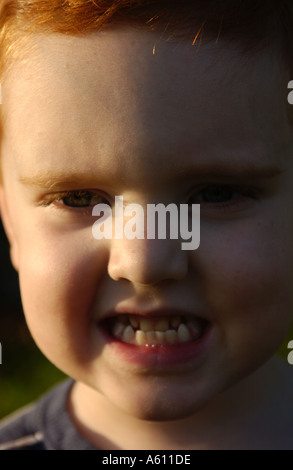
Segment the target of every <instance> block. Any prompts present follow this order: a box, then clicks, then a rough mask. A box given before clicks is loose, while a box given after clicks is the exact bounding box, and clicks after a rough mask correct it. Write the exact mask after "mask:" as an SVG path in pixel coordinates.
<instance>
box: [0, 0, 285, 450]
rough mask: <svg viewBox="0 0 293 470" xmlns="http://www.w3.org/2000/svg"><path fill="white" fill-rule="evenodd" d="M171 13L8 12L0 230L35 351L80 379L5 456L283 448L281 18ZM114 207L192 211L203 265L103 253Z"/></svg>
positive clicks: (185, 257) (7, 431)
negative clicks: (96, 232)
mask: <svg viewBox="0 0 293 470" xmlns="http://www.w3.org/2000/svg"><path fill="white" fill-rule="evenodd" d="M215 3H218V5H217V6H215V5H214V4H215ZM178 4H179V2H169V1H168V2H165V1H154V2H149V1H145V2H144V1H140V2H138V1H129V2H124V1H112V2H105V1H101V2H99V1H96V2H95V3H94V2H91V1H76V2H74V1H73V2H72V1H70V2H69V1H68V2H64V1H62V2H61V1H60V2H58V1H55V2H52V1H50V2H49V0H48V1H43V2H38V1H31V2H28V3H27V4H26V2H21V8H20V6H19V5H18V2H17V1H7V2H4V4H3V5H4V6H3V7H2V11H1V15H2V26H3V30H2V87H3V104H2V128H3V133H2V155H1V163H2V186H1V215H2V220H3V223H4V226H5V229H6V232H7V235H8V238H9V241H10V245H11V258H12V262H13V265H14V267H15V269H16V270H17V271H18V273H19V279H20V288H21V294H22V302H23V307H24V311H25V315H26V320H27V323H28V326H29V328H30V331H31V333H32V335H33V337H34V339H35V341H36V343H37V344H38V346H39V347H40V349H41V350H42V351H43V353H44V354H45V355H46V356H47V357H48V358H49V359H50V360H51V361H52V362H53V363H54V364H55V365H56V366H57V367H59V368H60V369H61V370H63V371H64V372H65V373H66V374H68V375H69V376H70V377H72V378H73V379H74V381H70V382H66V383H65V384H62V385H61V387H58V388H57V389H54V390H53V392H51V393H50V394H49V395H47V396H45V398H43V399H42V401H41V402H39V403H37V404H35V405H32V407H30V408H29V409H26V410H25V411H24V412H22V413H21V415H20V416H16V417H12V418H10V419H9V421H8V422H6V423H4V424H3V426H2V428H1V430H0V441H1V443H2V448H4V449H9V448H10V449H11V448H17V449H42V450H48V449H65V450H68V449H292V448H293V445H292V442H293V420H292V419H291V416H292V401H291V397H292V393H293V372H292V369H290V366H289V365H288V364H286V363H284V362H282V361H281V360H280V359H278V358H276V357H275V352H276V351H277V350H278V348H279V346H280V344H281V343H282V341H283V340H284V338H285V336H286V334H287V332H288V329H289V327H290V325H291V322H292V312H293V308H292V307H293V289H292V282H293V262H292V261H293V244H292V233H293V213H292V196H293V185H292V180H293V179H292V178H293V160H292V149H293V132H292V124H291V122H290V119H291V115H290V113H291V112H292V111H291V108H290V106H289V104H288V102H287V94H288V90H287V84H288V82H289V80H290V78H292V76H290V57H289V56H290V53H288V54H287V50H288V49H289V51H290V50H291V45H292V42H291V43H290V44H288V40H289V39H290V32H291V29H292V26H291V25H292V18H293V16H292V15H293V11H292V7H291V6H290V2H289V1H281V2H278V3H276V2H267V1H266V2H264V1H256V2H255V1H254V2H250V1H246V2H241V1H239V2H235V1H233V3H232V2H230V1H223V2H221V6H220V7H219V2H213V1H204V2H203V1H198V2H197V1H193V2H180V5H178ZM236 4H237V5H236ZM231 5H232V6H231ZM235 10H236V11H235ZM16 15H18V16H17V20H16ZM191 33H192V34H191ZM5 35H6V36H5ZM7 37H9V47H8V42H7V41H8V39H7ZM5 41H6V42H5ZM286 41H287V42H286ZM291 41H292V40H291ZM289 46H290V47H289ZM116 196H123V201H124V204H125V205H129V204H132V203H135V204H140V205H141V206H142V207H143V208H146V207H147V205H148V204H159V203H162V204H164V205H168V204H170V203H175V204H177V205H180V204H190V205H191V204H200V207H201V243H200V247H199V248H198V249H197V250H193V251H190V250H189V251H187V250H182V248H181V240H180V239H177V240H176V239H171V238H169V239H168V238H167V239H165V240H161V239H159V238H156V239H147V238H144V239H140V238H134V239H132V240H131V239H128V238H126V237H123V238H122V239H120V238H118V237H116V238H115V237H113V238H112V239H102V240H96V239H95V238H94V237H93V234H92V226H93V223H94V221H95V220H96V218H94V217H93V216H92V212H93V207H94V206H95V205H97V204H99V203H103V204H107V205H109V206H110V207H113V206H114V201H115V197H116ZM170 331H171V332H172V333H170ZM172 338H173V339H172Z"/></svg>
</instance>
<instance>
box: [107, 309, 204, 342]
mask: <svg viewBox="0 0 293 470" xmlns="http://www.w3.org/2000/svg"><path fill="white" fill-rule="evenodd" d="M202 331H203V327H202V324H201V322H200V321H199V320H198V319H196V318H193V319H190V320H188V321H186V322H184V320H183V319H182V318H181V317H180V316H170V317H160V318H158V317H157V318H153V317H148V318H146V317H142V316H141V317H139V316H134V315H120V316H119V317H118V318H117V319H116V321H115V323H114V325H113V327H112V335H113V336H114V337H115V338H117V339H119V340H120V341H123V342H124V343H128V344H133V345H136V346H152V347H155V346H162V345H174V344H177V343H185V342H188V341H192V340H196V339H198V338H199V337H200V336H201V334H202Z"/></svg>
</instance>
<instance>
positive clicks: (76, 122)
mask: <svg viewBox="0 0 293 470" xmlns="http://www.w3.org/2000/svg"><path fill="white" fill-rule="evenodd" d="M280 69H281V68H280V64H279V63H278V61H277V59H276V58H275V57H274V56H273V54H272V53H271V52H264V53H263V54H261V55H259V56H254V57H250V58H244V57H243V56H240V55H238V53H237V52H235V51H234V50H233V49H232V48H231V47H229V46H228V45H227V44H225V43H222V42H218V43H210V44H203V45H200V46H199V47H193V46H192V45H191V44H189V43H187V42H184V41H180V42H178V41H177V42H166V41H165V40H164V39H162V38H161V37H160V35H159V34H157V33H156V34H155V33H147V32H142V31H138V30H132V29H130V28H122V29H121V28H120V29H115V30H108V31H105V32H100V33H92V34H88V35H86V36H84V37H68V36H65V35H57V34H54V35H44V34H38V35H35V36H33V37H32V38H31V48H29V49H28V51H27V53H26V54H25V55H24V59H23V60H18V61H17V62H16V63H15V64H14V65H13V67H12V68H11V70H10V72H9V75H8V77H7V79H6V82H5V84H4V87H3V115H4V122H5V127H4V140H3V146H4V149H7V150H9V153H13V154H14V155H15V157H16V159H17V161H18V162H19V165H20V166H22V168H23V171H30V172H31V165H35V164H39V162H41V163H42V165H43V168H44V170H46V167H47V168H48V169H50V167H51V166H52V165H54V166H55V167H56V168H58V167H60V171H62V169H63V166H62V165H66V164H70V165H71V166H75V165H76V166H77V169H78V170H79V169H80V168H79V166H80V162H81V161H82V162H83V163H86V167H87V168H88V170H90V169H92V170H93V171H95V170H96V165H97V164H99V165H100V166H99V168H100V169H101V168H102V167H103V165H106V166H107V167H109V164H111V163H113V162H115V163H116V167H117V161H118V160H119V162H125V161H127V163H128V164H131V163H133V164H136V162H137V156H138V155H140V156H146V157H147V161H148V164H150V162H152V161H153V162H154V163H156V164H157V162H158V159H159V160H161V162H162V168H164V165H163V164H164V161H165V160H167V158H166V156H168V159H172V163H173V164H174V170H176V164H178V155H179V156H181V160H180V162H181V163H182V158H183V159H184V158H185V159H186V160H190V159H192V158H195V157H196V159H197V160H198V162H199V163H201V162H202V163H204V162H205V161H206V158H207V156H208V157H209V159H210V160H213V159H214V160H217V159H218V158H219V155H221V159H222V160H221V163H222V164H224V163H225V158H226V159H227V160H229V161H231V158H232V159H233V161H235V162H236V161H237V160H239V159H242V158H243V156H244V154H245V155H247V154H248V153H249V152H251V153H252V154H253V156H254V158H255V159H257V158H260V159H261V158H263V155H266V158H267V159H269V160H270V159H271V160H275V159H276V155H278V158H279V159H281V158H282V155H284V154H285V152H280V149H281V148H283V147H284V145H286V143H288V141H289V140H290V141H291V134H292V132H291V129H290V127H289V124H288V119H287V113H286V92H287V89H286V88H287V82H286V77H285V76H284V74H282V73H281V71H280ZM276 131H277V132H276ZM4 153H5V152H4ZM23 155H30V158H23ZM34 156H35V158H36V161H34ZM93 156H94V158H93ZM61 157H62V158H61ZM163 157H164V158H163ZM181 163H180V164H181ZM101 165H102V167H101ZM113 171H114V170H113ZM120 171H121V168H119V171H118V173H119V174H120V175H121V172H120ZM113 177H114V175H113Z"/></svg>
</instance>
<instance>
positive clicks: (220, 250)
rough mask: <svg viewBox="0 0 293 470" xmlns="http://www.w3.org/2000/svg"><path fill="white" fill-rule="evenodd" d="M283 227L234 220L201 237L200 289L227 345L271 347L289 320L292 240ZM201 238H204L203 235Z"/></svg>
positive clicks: (275, 346)
mask: <svg viewBox="0 0 293 470" xmlns="http://www.w3.org/2000/svg"><path fill="white" fill-rule="evenodd" d="M289 233H292V231H291V232H290V231H289V230H288V227H287V228H286V230H281V231H277V229H275V231H274V230H272V227H270V231H269V230H268V227H267V226H266V225H265V224H264V225H260V224H259V225H247V226H245V224H242V225H238V226H237V225H236V224H235V226H234V227H233V230H228V228H227V229H226V230H225V227H223V228H222V230H220V231H218V233H217V236H214V235H210V236H209V237H208V236H206V238H204V237H203V244H202V246H201V248H202V253H201V257H200V260H201V267H202V272H203V286H202V287H203V290H204V292H205V298H206V299H207V302H208V309H209V311H210V312H211V315H212V317H213V318H212V319H213V321H214V322H215V323H216V324H217V325H218V326H219V328H220V329H221V331H222V334H223V337H224V341H226V342H227V343H228V344H229V345H230V347H231V348H232V349H235V350H238V351H241V352H244V351H245V354H246V355H247V356H249V348H251V350H252V353H253V354H254V353H255V351H257V350H259V351H261V349H262V348H263V350H264V351H265V349H266V347H269V348H271V349H272V351H271V352H274V351H275V350H276V349H278V347H279V346H280V344H281V343H282V341H283V339H284V336H285V335H286V333H287V332H288V329H289V327H290V325H291V321H292V310H293V289H292V285H293V262H292V261H293V243H292V242H291V241H290V237H289V236H288V234H289ZM204 240H205V241H204Z"/></svg>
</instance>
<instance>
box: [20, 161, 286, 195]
mask: <svg viewBox="0 0 293 470" xmlns="http://www.w3.org/2000/svg"><path fill="white" fill-rule="evenodd" d="M283 172H284V170H282V169H280V168H278V167H274V166H266V167H257V166H254V165H246V166H240V165H239V167H237V165H233V166H232V167H231V165H226V164H220V163H217V165H209V166H202V167H196V166H194V165H193V166H190V167H188V168H183V169H179V170H178V172H177V175H178V176H179V178H185V177H190V176H191V175H194V177H196V176H199V177H204V176H208V177H209V178H210V177H212V178H213V177H215V178H219V177H223V178H227V179H229V178H246V179H249V178H251V179H258V178H263V179H269V178H273V177H276V176H278V175H280V174H282V173H283ZM19 181H20V183H22V184H23V185H25V186H35V187H39V188H43V189H50V190H58V189H61V188H63V189H65V188H73V187H74V186H76V187H78V186H84V187H86V186H87V187H91V186H96V184H97V178H96V177H95V176H93V175H89V174H82V173H76V172H72V173H67V174H66V173H64V172H60V173H59V172H57V173H51V172H50V173H44V174H35V175H29V176H21V177H20V178H19Z"/></svg>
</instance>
